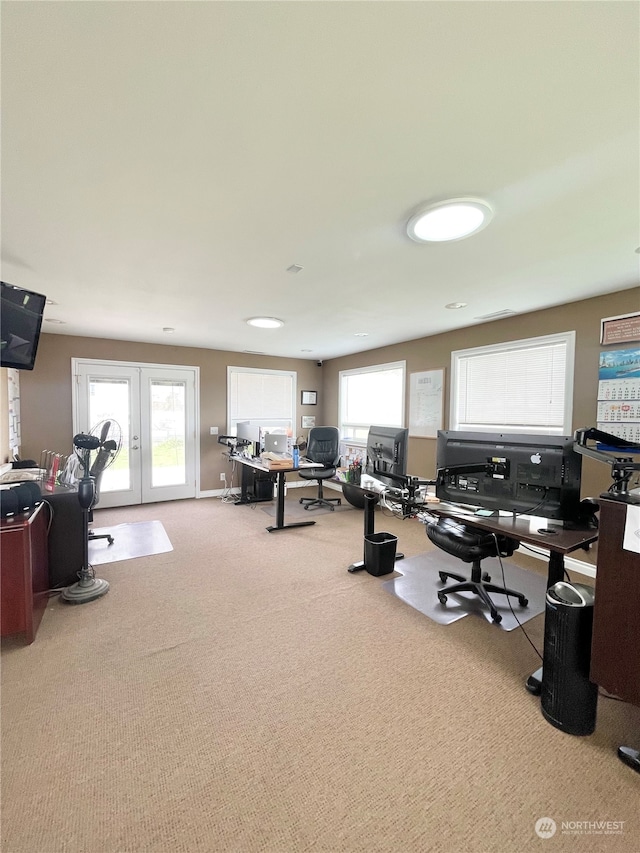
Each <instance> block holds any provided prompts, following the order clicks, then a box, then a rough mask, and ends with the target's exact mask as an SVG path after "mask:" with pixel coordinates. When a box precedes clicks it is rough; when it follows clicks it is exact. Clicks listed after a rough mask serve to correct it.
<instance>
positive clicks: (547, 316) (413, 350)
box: [322, 287, 640, 497]
mask: <svg viewBox="0 0 640 853" xmlns="http://www.w3.org/2000/svg"><path fill="white" fill-rule="evenodd" d="M638 310H640V288H638V287H636V288H633V289H631V290H623V291H619V292H617V293H613V294H609V295H607V296H600V297H595V298H593V299H585V300H583V301H581V302H573V303H570V304H569V305H563V306H560V307H558V308H549V309H547V310H545V311H536V312H533V313H531V314H523V315H519V316H517V317H508V318H505V319H503V320H494V321H493V322H492V323H483V324H482V325H478V326H471V327H469V328H467V329H459V330H457V331H454V332H447V333H446V334H442V335H434V336H433V337H428V338H420V339H419V340H414V341H408V342H406V343H402V344H395V345H394V346H389V347H382V348H380V349H376V350H369V351H368V352H363V353H359V354H358V355H352V356H345V357H344V358H335V359H331V360H330V361H325V362H324V366H323V368H322V374H323V376H322V379H323V398H324V403H325V408H324V412H325V416H326V418H327V421H328V422H336V421H337V417H338V372H339V371H340V370H350V369H353V368H357V367H367V366H369V365H372V364H384V363H385V362H390V361H399V360H402V359H406V362H407V406H408V403H409V395H408V380H409V374H410V373H414V372H416V371H422V370H434V369H436V368H444V369H445V386H446V388H447V391H448V383H449V376H450V364H451V352H452V351H453V350H459V349H466V348H468V347H479V346H488V345H489V344H495V343H500V342H503V341H515V340H519V339H521V338H530V337H535V336H537V335H550V334H555V333H558V332H568V331H575V333H576V357H575V375H574V388H573V394H574V396H573V429H574V430H575V429H578V428H580V427H591V426H595V425H596V400H597V392H598V359H599V355H600V352H602V351H603V350H611V349H626V348H628V347H635V346H637V344H626V345H625V344H622V345H618V346H617V347H613V346H607V347H601V346H600V320H601V319H602V318H603V317H615V316H617V315H619V314H628V313H631V312H633V311H638ZM405 414H406V417H405V423H408V419H409V417H408V416H409V413H408V410H407V412H406V413H405ZM448 425H449V397H448V393H447V395H446V398H445V410H444V427H445V429H446V428H447V427H448ZM435 446H436V441H435V439H431V438H412V439H410V441H409V458H408V470H409V473H411V474H415V475H418V476H424V477H432V476H433V475H434V468H435ZM610 483H611V478H610V476H609V466H608V465H603V464H601V463H599V462H595V461H594V460H592V459H588V458H584V460H583V488H582V494H583V496H585V497H586V496H587V495H598V494H600V493H601V492H603V491H604V490H605V489H607V488H608V487H609V485H610Z"/></svg>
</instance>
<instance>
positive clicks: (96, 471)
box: [87, 448, 113, 545]
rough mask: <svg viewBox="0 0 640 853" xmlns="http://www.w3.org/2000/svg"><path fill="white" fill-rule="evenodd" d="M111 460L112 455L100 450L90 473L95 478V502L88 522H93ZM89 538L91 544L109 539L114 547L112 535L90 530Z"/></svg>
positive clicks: (92, 502)
mask: <svg viewBox="0 0 640 853" xmlns="http://www.w3.org/2000/svg"><path fill="white" fill-rule="evenodd" d="M110 458H111V454H110V453H109V452H108V451H105V450H102V448H101V449H100V450H98V453H97V455H96V458H95V460H94V462H93V465H92V466H91V470H90V471H89V476H90V477H92V478H93V481H94V491H93V500H92V501H91V506H90V507H89V518H88V521H89V522H92V521H93V508H94V506H95V505H96V504H97V503H98V501H99V500H100V481H101V480H102V475H103V473H104V469H105V468H106V467H107V463H108V462H109V460H110ZM87 538H88V539H89V541H90V542H92V541H94V540H95V539H107V540H108V542H109V545H113V536H111V534H110V533H94V532H93V530H89V531H88V532H87Z"/></svg>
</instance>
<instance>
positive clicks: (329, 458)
mask: <svg viewBox="0 0 640 853" xmlns="http://www.w3.org/2000/svg"><path fill="white" fill-rule="evenodd" d="M339 443H340V432H339V430H338V428H337V427H332V426H323V427H312V428H311V429H310V430H309V441H308V444H307V452H306V457H307V459H308V460H309V461H310V462H319V463H321V464H322V465H324V467H323V468H312V469H310V470H308V471H306V470H305V469H304V468H300V470H299V471H298V474H299V475H300V477H302V479H303V480H317V481H318V496H317V497H315V498H300V503H301V504H303V505H304V508H305V509H311V508H312V507H319V506H325V507H328V508H329V509H330V510H331V511H333V510H334V509H335V506H336V505H339V504H341V503H342V501H341V500H340V498H325V496H324V495H323V493H322V482H323V480H328V479H329V478H330V477H335V474H336V466H337V465H338V463H339V462H340V445H339Z"/></svg>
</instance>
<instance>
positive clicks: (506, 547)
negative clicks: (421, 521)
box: [426, 517, 529, 622]
mask: <svg viewBox="0 0 640 853" xmlns="http://www.w3.org/2000/svg"><path fill="white" fill-rule="evenodd" d="M426 532H427V536H428V537H429V539H430V540H431V541H432V542H433V544H434V545H437V546H438V548H442V550H443V551H446V552H447V554H452V555H453V556H454V557H459V558H460V559H461V560H462V561H463V562H465V563H471V577H470V578H465V577H464V576H463V575H458V574H454V572H450V571H448V570H444V571H441V572H439V575H440V580H441V581H442V583H445V581H447V580H448V578H454V579H455V580H457V581H458V583H456V584H452V585H451V586H446V587H445V588H444V589H441V590H439V592H438V599H439V600H440V603H441V604H445V603H446V601H447V595H450V594H451V593H456V592H473V593H475V594H476V595H477V596H478V597H479V598H480V599H482V601H483V602H484V603H485V604H486V606H487V607H488V608H489V612H490V613H491V618H492V619H493V621H494V622H502V616H501V615H500V613H498V611H497V610H496V607H495V604H494V603H493V601H492V600H491V598H490V597H489V593H490V592H494V593H501V594H502V595H507V596H513V597H514V598H517V599H518V602H519V604H520V606H521V607H526V606H527V604H528V603H529V602H528V601H527V599H526V598H525V596H524V595H523V594H522V593H521V592H516V590H515V589H508V588H507V587H503V586H498V585H497V584H494V583H491V578H490V577H489V575H488V574H487V573H486V572H484V573H483V572H482V569H481V566H480V564H481V562H482V560H484V559H486V558H487V557H497V556H500V557H510V556H511V555H512V554H513V552H514V551H516V550H517V548H518V546H519V544H520V543H519V542H518V541H517V540H515V539H511V538H510V537H508V536H504V535H502V534H497V535H494V534H493V533H488V532H487V531H485V530H480V529H479V528H477V527H473V526H472V525H469V524H461V523H460V522H459V521H455V520H454V519H453V518H446V517H441V518H439V519H438V520H437V521H430V522H427V524H426Z"/></svg>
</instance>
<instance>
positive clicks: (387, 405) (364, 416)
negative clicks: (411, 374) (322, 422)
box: [340, 362, 405, 440]
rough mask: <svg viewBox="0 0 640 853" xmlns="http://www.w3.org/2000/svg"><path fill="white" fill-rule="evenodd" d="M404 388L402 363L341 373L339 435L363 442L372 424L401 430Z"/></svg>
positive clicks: (403, 367) (403, 366)
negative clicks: (360, 439)
mask: <svg viewBox="0 0 640 853" xmlns="http://www.w3.org/2000/svg"><path fill="white" fill-rule="evenodd" d="M404 386H405V363H404V362H393V363H391V364H386V365H377V366H373V367H368V368H363V369H362V370H345V371H341V373H340V429H341V435H342V436H343V437H351V438H354V437H359V438H363V440H364V438H366V433H367V432H368V429H369V427H370V426H371V424H377V425H380V426H392V427H401V426H403V424H404Z"/></svg>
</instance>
